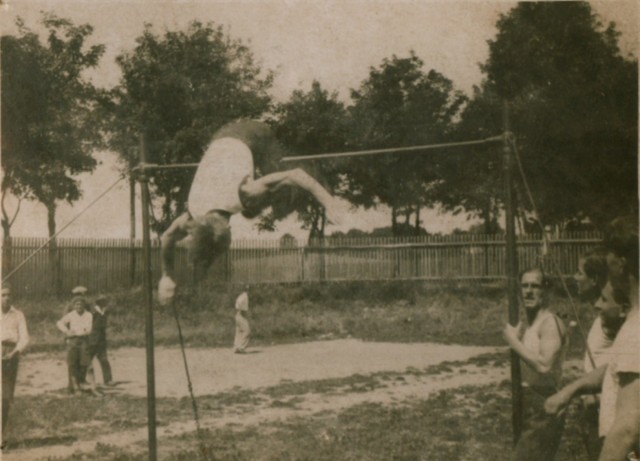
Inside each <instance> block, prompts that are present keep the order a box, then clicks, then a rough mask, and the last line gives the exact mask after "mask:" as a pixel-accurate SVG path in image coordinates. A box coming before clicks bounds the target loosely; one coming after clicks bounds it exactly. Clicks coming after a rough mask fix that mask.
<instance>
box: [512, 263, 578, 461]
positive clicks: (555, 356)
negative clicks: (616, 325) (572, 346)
mask: <svg viewBox="0 0 640 461" xmlns="http://www.w3.org/2000/svg"><path fill="white" fill-rule="evenodd" d="M520 286H521V290H522V299H523V303H524V308H525V313H526V320H527V322H526V326H524V327H523V324H522V323H521V324H519V325H517V326H515V327H514V326H511V325H509V324H507V325H506V327H505V329H504V331H503V335H504V338H505V340H506V341H507V344H508V345H509V347H510V348H511V349H512V350H513V351H514V352H515V353H516V354H518V355H519V356H520V361H521V363H522V394H523V427H522V434H521V435H520V438H519V439H518V441H517V443H516V446H515V448H514V452H513V455H512V459H513V460H515V461H522V460H530V461H553V458H554V456H555V454H556V451H557V450H558V446H559V444H560V438H561V437H562V430H563V428H564V415H547V414H545V411H544V401H545V398H547V397H548V396H550V395H552V394H553V393H555V392H556V390H557V388H558V386H559V385H560V380H561V379H562V365H563V362H564V357H565V355H566V350H567V346H568V340H567V333H566V328H565V326H564V324H563V323H562V321H561V320H560V319H559V318H558V316H557V315H555V314H553V313H552V312H551V311H549V309H548V308H547V299H546V298H547V288H548V281H547V279H546V277H545V275H544V272H543V271H542V269H538V268H534V269H529V270H526V271H525V272H523V273H522V276H521V279H520Z"/></svg>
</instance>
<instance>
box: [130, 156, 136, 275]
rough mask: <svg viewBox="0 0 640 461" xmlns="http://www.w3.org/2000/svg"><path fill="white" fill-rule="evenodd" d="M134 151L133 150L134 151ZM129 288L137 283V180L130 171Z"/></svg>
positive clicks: (131, 160)
mask: <svg viewBox="0 0 640 461" xmlns="http://www.w3.org/2000/svg"><path fill="white" fill-rule="evenodd" d="M132 151H133V149H132ZM133 157H134V156H133V153H132V154H131V155H130V156H129V168H130V169H131V168H133V162H134V161H135V159H134V158H133ZM129 252H130V253H129V288H132V287H133V286H134V285H135V283H136V180H135V177H134V174H133V172H132V171H131V170H130V171H129Z"/></svg>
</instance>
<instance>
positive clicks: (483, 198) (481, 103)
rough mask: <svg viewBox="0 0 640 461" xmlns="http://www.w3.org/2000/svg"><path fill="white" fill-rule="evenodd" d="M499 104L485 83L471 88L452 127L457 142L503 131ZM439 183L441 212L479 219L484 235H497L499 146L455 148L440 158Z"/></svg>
mask: <svg viewBox="0 0 640 461" xmlns="http://www.w3.org/2000/svg"><path fill="white" fill-rule="evenodd" d="M503 129H504V128H503V101H502V99H501V98H500V97H499V96H498V95H497V94H496V91H495V89H494V88H492V87H491V86H490V85H489V84H488V83H487V82H484V83H483V84H482V86H480V87H474V88H473V96H472V98H471V100H470V101H469V102H468V104H467V105H466V106H465V107H464V109H463V111H462V114H461V117H460V121H459V122H458V123H457V124H456V127H455V138H456V139H458V140H480V139H487V138H489V137H492V136H496V135H498V134H500V133H502V131H503ZM441 174H442V182H441V183H439V184H438V185H437V187H436V189H435V190H434V196H435V197H436V198H437V200H438V201H439V202H440V203H441V205H442V206H443V208H444V209H446V210H448V211H451V212H453V213H454V214H457V213H460V212H462V211H464V212H467V213H470V214H471V215H475V216H478V217H480V218H481V219H482V220H483V221H484V232H485V233H487V234H492V233H496V232H500V226H499V225H498V216H499V215H500V212H501V209H502V196H503V189H504V182H503V177H502V175H503V169H502V144H498V143H490V144H487V145H480V146H471V147H467V148H464V149H455V150H452V151H451V152H449V153H448V155H446V156H443V159H442V163H441Z"/></svg>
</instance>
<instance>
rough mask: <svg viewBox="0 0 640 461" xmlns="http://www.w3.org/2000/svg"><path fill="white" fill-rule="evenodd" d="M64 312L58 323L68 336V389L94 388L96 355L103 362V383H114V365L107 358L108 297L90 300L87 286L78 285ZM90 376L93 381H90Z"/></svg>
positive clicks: (59, 327) (72, 390)
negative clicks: (94, 361)
mask: <svg viewBox="0 0 640 461" xmlns="http://www.w3.org/2000/svg"><path fill="white" fill-rule="evenodd" d="M72 294H73V298H72V300H71V304H70V306H69V307H68V309H67V312H66V313H65V315H64V316H63V317H62V318H61V319H60V320H59V321H58V322H57V323H56V326H57V327H58V329H59V330H60V331H61V332H62V333H63V334H64V335H65V341H66V343H67V365H68V370H69V392H71V393H73V392H75V390H76V389H79V390H93V391H95V385H96V380H95V373H94V370H93V368H92V367H91V363H92V361H93V359H94V358H96V359H97V360H98V362H99V363H100V368H101V369H102V377H103V380H104V384H105V385H107V386H112V385H113V384H114V383H113V378H112V376H111V365H110V363H109V359H108V358H107V306H106V299H105V298H98V299H96V300H95V301H94V302H93V303H91V302H89V298H88V297H87V289H86V288H85V287H76V288H74V289H73V291H72ZM87 376H90V378H91V379H90V381H91V382H90V383H89V382H88V381H87Z"/></svg>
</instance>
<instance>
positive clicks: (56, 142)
mask: <svg viewBox="0 0 640 461" xmlns="http://www.w3.org/2000/svg"><path fill="white" fill-rule="evenodd" d="M42 24H43V25H44V27H45V28H46V29H47V34H48V35H47V42H46V45H43V44H42V43H41V42H40V39H39V38H38V36H37V35H36V34H35V33H33V32H31V31H30V30H29V29H28V28H27V27H26V26H25V25H24V23H23V22H22V21H21V20H18V22H17V25H18V27H19V34H18V36H17V37H15V36H10V35H4V36H2V39H1V46H2V169H3V172H4V177H3V180H2V195H3V197H4V196H5V194H7V193H12V194H14V195H15V196H17V197H18V198H19V199H22V198H24V199H27V200H37V201H39V202H41V203H42V204H44V205H45V206H46V208H47V226H48V231H49V236H53V235H55V233H56V222H55V213H56V206H57V202H58V201H60V200H65V201H67V202H68V203H73V202H74V201H76V200H78V199H79V198H80V196H81V190H80V185H79V184H78V182H77V180H75V179H74V178H73V176H74V175H77V174H79V173H82V172H87V171H92V170H93V169H94V168H95V166H96V161H95V160H94V159H93V157H92V156H91V152H92V150H93V149H94V148H95V147H97V146H99V145H100V142H101V133H100V129H99V128H100V124H99V123H96V118H95V108H96V105H97V101H98V100H99V96H100V95H99V92H98V91H97V90H96V89H95V88H94V87H93V86H92V85H91V84H90V83H88V82H86V81H85V80H84V79H83V77H82V72H83V71H85V70H86V69H89V68H92V67H95V66H96V65H97V64H98V61H99V59H100V57H101V56H102V54H103V52H104V46H103V45H94V46H90V47H87V46H86V45H85V41H86V39H87V37H89V36H90V35H91V33H92V32H93V28H92V27H91V26H90V25H88V24H85V25H80V26H75V25H74V24H73V23H72V22H71V21H69V20H67V19H61V18H58V17H56V16H55V15H52V14H45V15H44V17H43V20H42ZM3 212H4V211H3ZM9 223H10V221H8V220H7V216H4V217H3V229H4V231H5V237H7V236H8V233H9V230H10V225H7V224H9Z"/></svg>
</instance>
